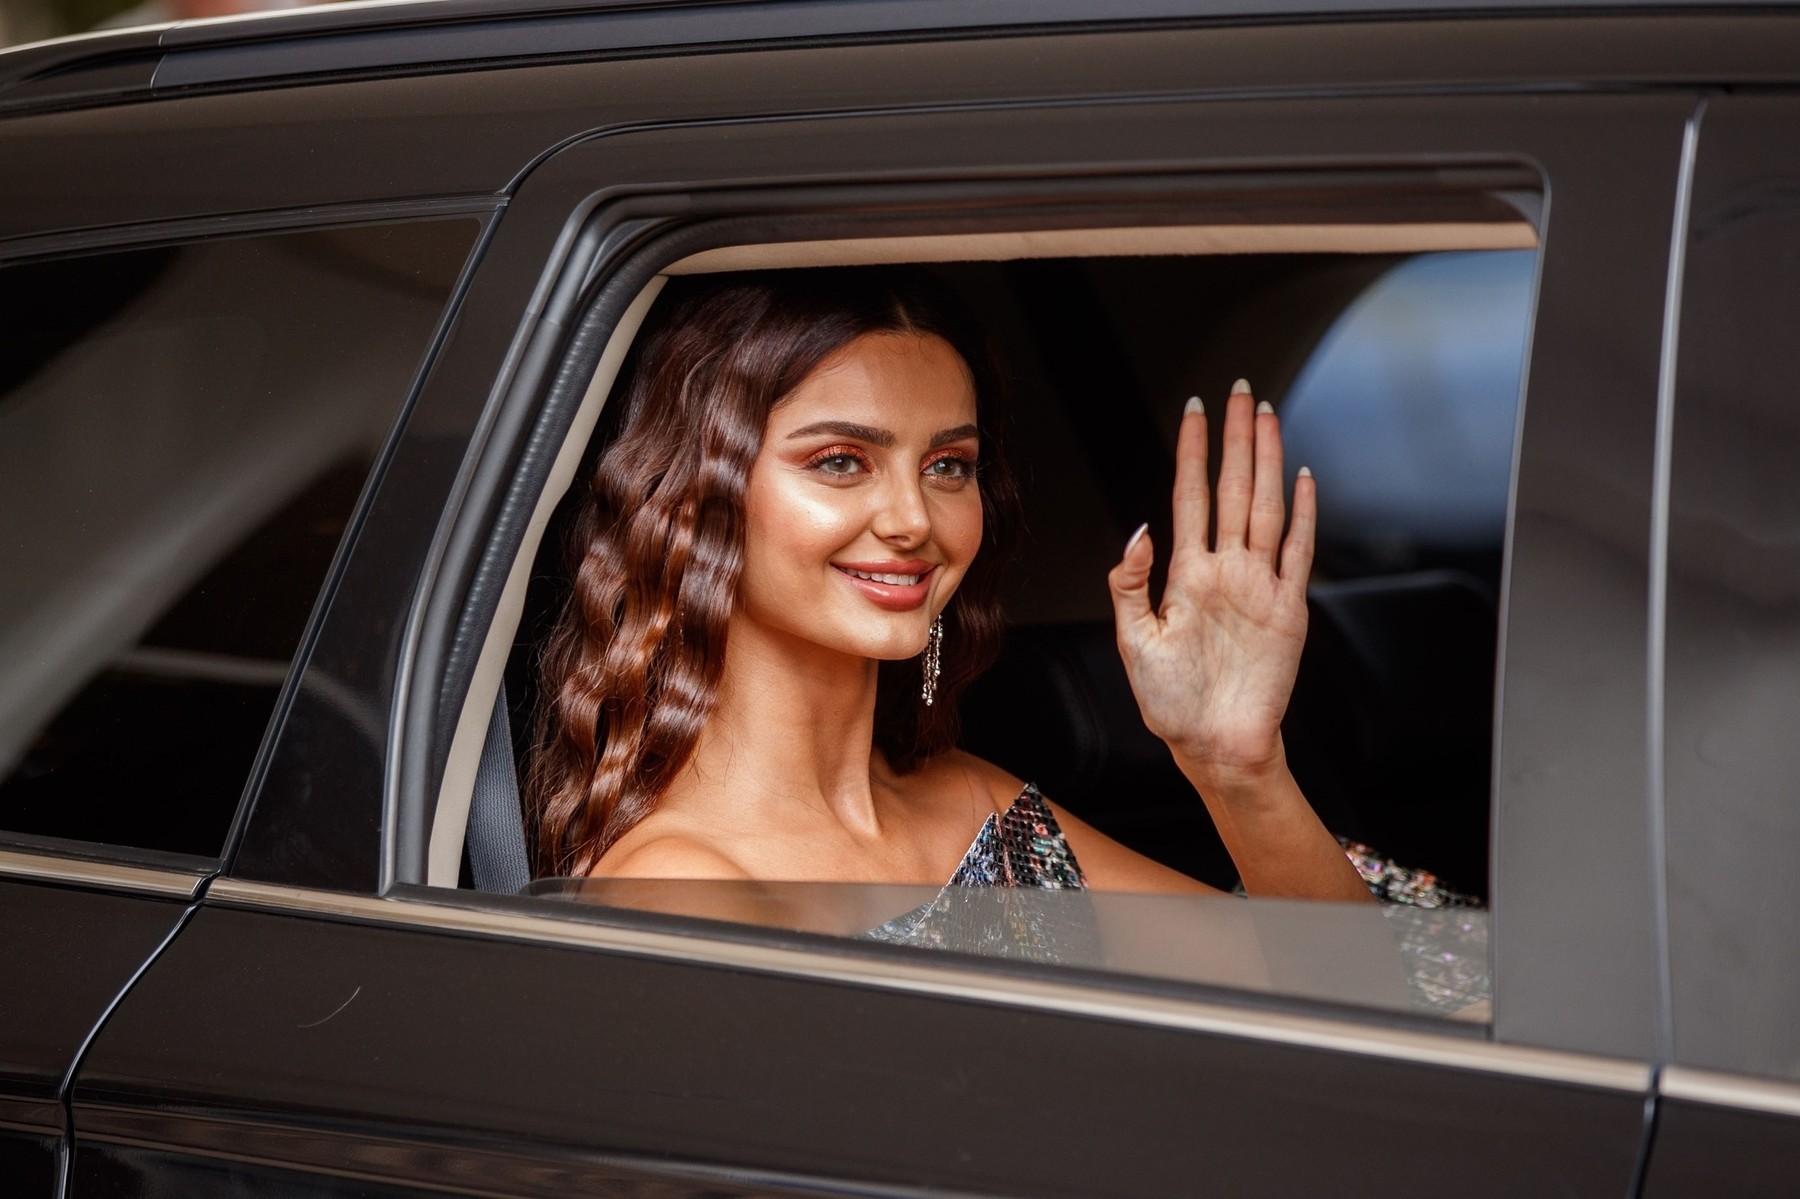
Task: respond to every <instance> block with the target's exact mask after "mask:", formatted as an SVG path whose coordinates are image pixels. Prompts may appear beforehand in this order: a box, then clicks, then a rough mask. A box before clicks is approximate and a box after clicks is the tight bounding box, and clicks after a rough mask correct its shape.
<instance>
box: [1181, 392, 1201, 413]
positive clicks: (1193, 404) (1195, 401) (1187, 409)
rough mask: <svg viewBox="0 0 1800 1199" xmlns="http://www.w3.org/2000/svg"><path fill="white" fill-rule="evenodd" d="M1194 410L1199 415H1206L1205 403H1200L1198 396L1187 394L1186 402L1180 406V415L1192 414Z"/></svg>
mask: <svg viewBox="0 0 1800 1199" xmlns="http://www.w3.org/2000/svg"><path fill="white" fill-rule="evenodd" d="M1196 412H1198V413H1199V414H1200V415H1201V416H1205V415H1206V405H1205V404H1202V403H1201V402H1200V397H1199V396H1189V397H1188V402H1187V403H1186V404H1185V405H1183V406H1182V409H1181V415H1183V416H1192V415H1193V414H1194V413H1196Z"/></svg>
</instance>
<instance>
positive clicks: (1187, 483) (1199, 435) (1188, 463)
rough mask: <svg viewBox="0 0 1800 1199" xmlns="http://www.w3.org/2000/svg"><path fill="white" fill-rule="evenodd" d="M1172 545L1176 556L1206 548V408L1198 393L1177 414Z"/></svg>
mask: <svg viewBox="0 0 1800 1199" xmlns="http://www.w3.org/2000/svg"><path fill="white" fill-rule="evenodd" d="M1174 504H1175V545H1174V548H1173V549H1172V550H1171V551H1170V553H1171V554H1172V555H1173V557H1174V558H1176V559H1179V558H1182V557H1185V556H1186V555H1187V554H1190V553H1204V552H1206V548H1207V547H1206V524H1207V520H1208V519H1209V518H1210V516H1211V508H1212V491H1211V489H1210V488H1209V487H1208V486H1207V482H1206V409H1205V408H1204V407H1203V406H1202V405H1201V403H1200V397H1199V396H1192V397H1190V398H1189V399H1188V402H1187V408H1186V409H1185V410H1184V411H1183V412H1182V414H1181V432H1180V433H1179V434H1178V435H1177V436H1176V439H1175V499H1174Z"/></svg>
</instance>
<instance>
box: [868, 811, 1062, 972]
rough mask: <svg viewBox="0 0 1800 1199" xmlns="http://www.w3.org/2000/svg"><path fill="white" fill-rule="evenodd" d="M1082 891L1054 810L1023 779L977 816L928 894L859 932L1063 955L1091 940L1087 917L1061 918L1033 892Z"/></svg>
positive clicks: (993, 952) (1006, 952) (1033, 955)
mask: <svg viewBox="0 0 1800 1199" xmlns="http://www.w3.org/2000/svg"><path fill="white" fill-rule="evenodd" d="M972 889H978V890H972ZM1085 890H1087V878H1086V877H1085V876H1084V875H1083V874H1082V873H1081V866H1080V864H1078V863H1077V862H1076V861H1075V851H1074V850H1072V849H1070V848H1069V842H1068V839H1067V838H1065V837H1064V836H1063V831H1062V829H1061V828H1060V827H1058V825H1057V823H1056V814H1055V813H1053V812H1052V811H1051V810H1050V805H1049V804H1047V803H1045V802H1044V797H1043V795H1041V794H1040V793H1039V792H1038V789H1037V788H1036V787H1035V786H1033V785H1032V784H1030V783H1026V784H1025V787H1024V789H1023V790H1022V791H1020V792H1019V794H1018V797H1017V798H1016V799H1014V800H1013V801H1012V804H1011V806H1009V807H1008V808H1007V809H1006V811H1004V812H996V813H994V814H993V815H991V816H989V817H988V818H987V819H986V820H985V821H983V822H982V825H981V831H980V832H978V833H976V834H975V840H974V841H973V842H971V843H970V845H969V849H968V852H967V853H965V854H963V859H962V862H961V863H960V864H959V865H958V866H957V867H956V872H955V873H954V874H952V875H951V876H950V881H949V882H948V883H946V884H945V885H944V889H943V890H942V891H940V892H939V893H938V897H937V898H936V899H934V900H932V901H931V902H930V903H927V904H921V905H920V906H919V907H916V908H914V909H913V910H912V911H910V912H907V913H905V914H904V915H901V916H896V917H894V919H892V920H890V921H888V922H887V923H886V924H883V925H881V926H880V927H878V928H873V929H870V930H869V931H868V932H867V933H865V934H863V935H864V937H865V938H867V939H868V940H871V941H886V942H889V943H891V944H896V945H920V946H925V947H927V948H932V949H959V950H962V951H964V952H971V953H981V954H985V955H988V956H994V957H1023V958H1030V959H1034V960H1040V961H1042V960H1048V961H1062V960H1067V959H1068V958H1069V957H1070V956H1071V955H1072V954H1079V953H1080V952H1081V951H1082V950H1083V949H1085V948H1087V947H1088V943H1089V942H1091V941H1092V940H1093V930H1092V927H1091V921H1087V920H1083V919H1080V913H1075V916H1076V918H1075V919H1068V918H1065V917H1066V916H1067V915H1068V914H1067V913H1062V912H1059V911H1057V910H1056V909H1055V907H1054V905H1053V904H1052V905H1047V904H1045V903H1044V902H1042V900H1040V899H1039V897H1038V895H1037V894H1036V893H1041V892H1045V891H1085Z"/></svg>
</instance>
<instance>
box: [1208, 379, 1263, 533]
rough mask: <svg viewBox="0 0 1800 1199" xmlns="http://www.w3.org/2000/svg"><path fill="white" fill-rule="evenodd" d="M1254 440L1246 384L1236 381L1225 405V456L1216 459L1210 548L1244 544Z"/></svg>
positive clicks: (1250, 407) (1248, 391)
mask: <svg viewBox="0 0 1800 1199" xmlns="http://www.w3.org/2000/svg"><path fill="white" fill-rule="evenodd" d="M1255 440H1256V418H1255V413H1254V402H1253V401H1252V399H1251V397H1250V384H1248V383H1246V382H1244V380H1242V379H1239V380H1238V381H1237V382H1236V383H1233V384H1232V385H1231V398H1229V399H1228V400H1226V401H1225V452H1224V454H1223V455H1222V456H1221V457H1220V459H1219V498H1218V506H1219V528H1218V537H1217V539H1216V540H1215V543H1214V548H1216V549H1220V550H1224V549H1232V548H1236V547H1239V546H1241V545H1243V544H1244V531H1245V526H1246V525H1247V524H1248V523H1249V519H1250V494H1251V482H1252V477H1251V469H1252V466H1251V463H1252V457H1253V454H1254V442H1255Z"/></svg>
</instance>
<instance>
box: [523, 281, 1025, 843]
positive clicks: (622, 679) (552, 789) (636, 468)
mask: <svg viewBox="0 0 1800 1199" xmlns="http://www.w3.org/2000/svg"><path fill="white" fill-rule="evenodd" d="M652 323H653V324H654V329H653V331H651V332H649V333H648V334H647V335H645V336H641V337H640V338H639V340H638V343H637V345H636V347H635V348H634V350H633V354H632V358H631V360H630V361H628V362H627V364H626V367H625V374H624V382H623V383H622V385H621V387H620V388H619V389H616V390H615V393H614V394H615V399H614V400H613V403H614V404H616V405H619V406H620V409H622V411H618V412H616V414H615V416H616V419H615V420H614V421H613V424H614V425H615V427H617V428H618V433H617V436H616V437H615V438H614V439H613V440H612V441H611V442H610V444H608V445H607V446H606V448H605V450H604V451H603V452H602V453H601V454H600V457H599V459H598V461H597V463H596V465H595V467H594V469H593V472H592V475H591V478H590V480H589V484H588V487H587V490H586V492H585V494H584V495H581V496H580V497H579V503H578V505H577V508H576V510H575V512H574V516H573V522H572V525H571V527H570V530H569V537H568V542H567V550H568V556H569V561H568V569H569V574H570V578H571V588H570V592H569V595H568V598H567V601H566V603H565V605H564V607H563V610H562V613H561V615H560V617H559V618H558V619H557V622H556V625H555V627H554V629H553V630H552V632H551V634H550V637H549V639H548V642H547V644H546V648H545V650H544V654H543V657H542V660H541V662H540V664H539V697H540V698H539V708H538V721H537V735H536V750H535V753H534V754H533V758H532V762H531V767H530V772H529V776H528V779H527V785H526V796H527V801H528V812H529V819H531V820H532V821H533V823H534V824H535V841H536V848H537V859H538V861H537V866H538V872H539V873H540V874H578V875H585V874H586V873H588V872H589V871H590V870H591V869H592V868H593V865H594V863H595V862H597V861H598V860H599V859H600V856H601V855H602V854H603V853H605V852H606V850H607V849H608V848H609V847H611V846H612V845H613V844H614V843H615V842H616V841H617V840H618V839H619V838H620V837H621V836H623V835H624V834H625V833H626V832H627V831H628V830H629V829H631V828H632V826H634V825H636V824H637V823H638V822H639V821H640V820H642V819H643V818H644V817H645V816H647V815H649V814H650V812H651V811H652V810H653V809H654V808H655V806H656V801H657V799H658V797H659V796H660V795H661V794H662V792H663V791H664V790H665V789H666V788H667V787H668V785H669V783H670V782H671V781H672V780H673V779H674V777H675V775H676V774H677V772H679V771H680V770H681V768H682V766H683V765H685V764H686V762H687V760H688V758H689V756H690V755H691V754H692V753H693V750H694V746H695V744H696V742H697V741H698V739H699V736H700V730H701V728H702V727H703V726H704V725H705V723H706V720H707V718H708V717H709V716H710V715H711V714H712V710H713V705H714V702H715V700H716V697H717V693H718V684H719V676H720V672H721V670H722V669H723V666H724V661H725V636H726V625H727V621H728V620H729V618H730V615H731V612H732V607H733V605H734V603H735V602H736V594H737V585H738V577H739V575H740V573H741V571H742V567H743V550H744V490H745V485H746V482H747V480H748V478H749V474H750V467H751V464H752V463H753V462H754V461H755V460H756V456H757V453H758V452H759V451H760V449H761V447H762V435H763V428H764V426H765V425H766V423H767V421H768V417H769V412H770V410H771V409H773V408H774V406H775V405H776V404H777V403H779V402H780V400H781V399H782V398H783V397H784V396H786V395H788V394H789V393H790V392H792V391H793V390H794V389H795V388H796V387H798V386H799V385H800V383H801V381H802V380H804V379H805V378H806V376H807V375H809V374H810V373H811V372H812V371H813V369H814V368H816V367H817V366H818V365H819V364H820V363H821V362H823V361H824V360H825V359H826V358H828V357H829V356H830V355H831V354H833V353H834V352H836V351H837V350H838V349H840V348H842V347H843V346H845V345H847V344H848V343H849V342H851V341H853V340H854V339H855V338H857V337H860V336H862V335H864V334H868V333H896V332H905V333H919V334H925V335H930V336H936V337H940V338H942V339H943V340H944V341H946V342H947V343H949V345H950V346H951V347H953V348H954V349H955V350H956V351H957V352H958V353H959V354H960V355H961V356H962V358H963V360H964V362H965V363H966V364H967V365H968V367H969V370H970V373H971V375H972V376H973V379H974V382H975V393H976V405H977V413H978V415H977V418H976V419H977V424H978V427H979V428H980V440H981V461H980V463H979V464H978V467H977V474H976V478H977V481H978V486H979V488H980V492H981V506H982V518H983V532H982V545H981V551H980V552H979V553H978V554H977V555H976V557H975V561H974V562H973V564H972V565H971V566H970V568H969V571H968V573H967V574H966V575H965V576H964V579H963V583H962V586H961V587H960V588H958V590H957V592H956V594H955V596H953V597H952V599H951V601H950V603H949V605H948V606H947V607H946V608H945V609H944V613H943V618H944V626H945V646H946V649H945V653H944V657H943V675H942V678H941V679H940V681H939V683H938V693H937V702H936V703H935V704H934V705H933V706H932V707H929V708H927V707H925V706H924V705H923V704H922V703H921V702H920V699H919V688H920V683H921V678H920V662H919V659H917V658H911V659H906V660H903V661H892V662H887V661H884V662H882V663H881V665H880V669H879V674H878V684H877V699H876V713H875V744H876V745H877V746H878V747H879V748H880V749H881V751H882V753H883V754H884V755H885V756H886V758H887V760H888V763H889V764H890V765H891V766H892V767H893V768H894V769H895V770H898V771H902V772H905V771H909V770H912V769H914V768H916V767H917V766H918V765H920V764H921V763H922V762H924V761H925V760H926V759H928V758H930V757H932V756H933V755H935V754H938V753H941V752H943V751H944V750H947V749H950V748H951V747H952V746H954V745H955V743H956V737H957V732H958V728H957V708H956V705H957V700H958V698H959V696H960V695H961V693H962V690H963V688H964V687H966V686H967V685H968V684H969V683H970V682H971V681H972V680H973V679H974V678H975V677H976V676H977V675H979V674H980V673H981V672H982V671H984V670H986V669H987V667H988V666H989V665H991V664H992V662H993V659H994V657H995V655H996V654H997V653H998V652H999V644H1000V636H1001V631H1002V618H1001V613H1000V603H999V574H1000V571H1001V568H1002V567H1003V565H1004V563H1005V559H1006V557H1007V553H1006V551H1007V550H1008V548H1009V547H1010V542H1011V539H1012V534H1013V532H1014V530H1015V529H1016V528H1017V526H1018V495H1017V489H1016V487H1015V485H1014V482H1013V479H1012V476H1011V474H1010V473H1009V472H1008V470H1007V468H1006V464H1005V460H1004V458H1003V457H1002V455H1001V453H1000V449H1001V437H1002V430H1001V427H1000V425H1001V419H1000V412H999V404H1000V400H1001V396H1000V392H999V385H1000V376H999V373H998V372H997V371H996V369H995V364H994V359H993V357H992V354H991V352H990V351H989V349H988V347H987V343H986V341H985V339H984V338H982V337H981V336H979V335H978V334H977V333H976V331H975V327H974V325H973V323H972V322H971V321H970V320H968V319H967V317H966V316H965V315H964V313H963V311H962V309H961V307H960V305H958V304H957V303H956V302H955V300H954V298H953V297H952V296H951V295H950V294H949V293H948V291H947V290H945V289H944V288H943V287H942V286H941V285H940V284H938V283H937V282H936V281H935V280H933V279H932V278H931V277H930V276H929V275H927V274H925V273H924V272H923V271H920V270H917V269H916V268H880V269H868V268H863V269H829V270H806V271H772V272H763V273H754V274H752V273H745V274H738V275H716V276H710V277H700V278H691V279H678V280H676V281H674V282H672V283H671V284H669V286H668V287H667V288H666V289H665V291H664V294H663V295H662V296H661V297H659V299H658V302H657V311H656V313H655V314H654V315H653V316H652Z"/></svg>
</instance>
